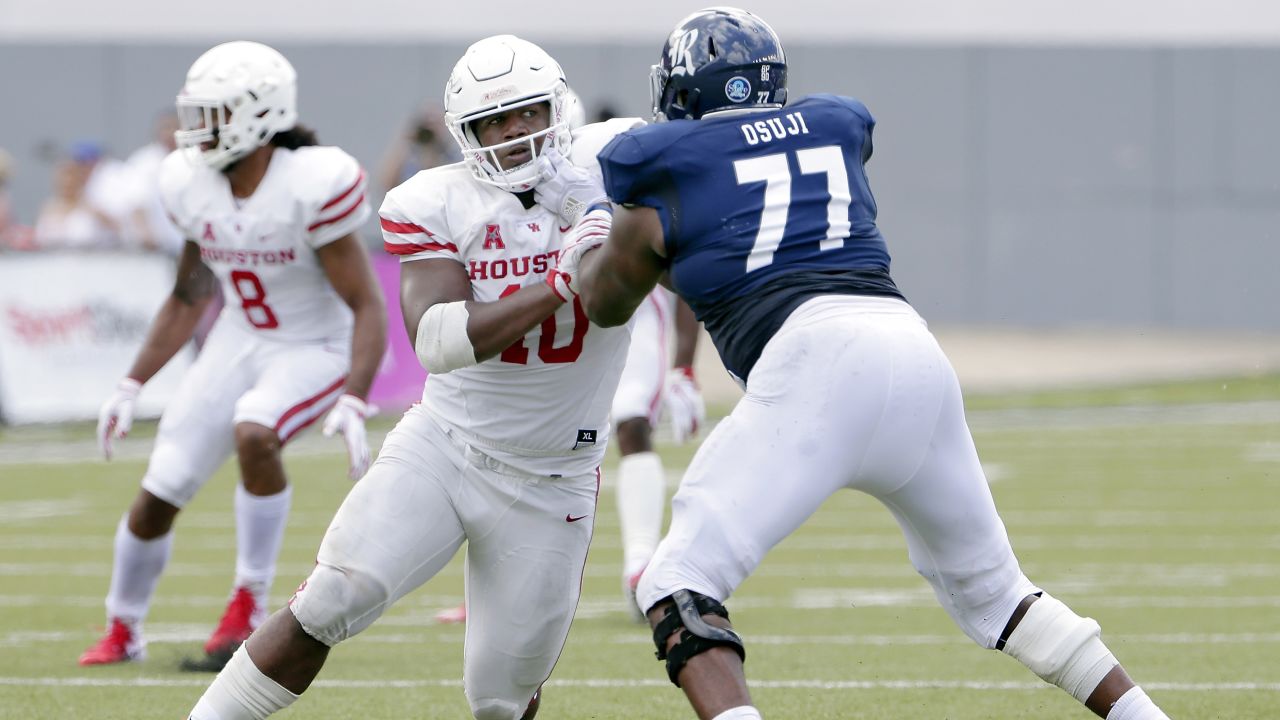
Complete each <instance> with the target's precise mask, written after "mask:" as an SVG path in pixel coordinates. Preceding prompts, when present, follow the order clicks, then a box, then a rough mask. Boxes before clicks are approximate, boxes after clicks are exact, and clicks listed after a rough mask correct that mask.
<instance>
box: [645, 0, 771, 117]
mask: <svg viewBox="0 0 1280 720" xmlns="http://www.w3.org/2000/svg"><path fill="white" fill-rule="evenodd" d="M649 80H650V92H651V93H652V97H653V119H654V120H655V121H661V120H678V119H680V118H689V119H691V120H697V119H699V118H701V117H702V116H703V115H706V114H707V113H712V112H716V111H718V110H731V109H738V108H762V107H772V108H777V107H782V106H783V105H785V104H786V102H787V58H786V56H785V55H784V54H783V52H782V41H780V40H779V39H778V34H777V33H775V32H774V31H773V28H771V27H769V24H768V23H766V22H765V21H764V20H761V19H760V18H758V17H756V16H755V15H752V14H751V13H749V12H747V11H746V10H739V9H738V8H731V7H715V8H707V9H706V10H699V11H698V12H696V13H694V14H692V15H690V16H689V17H687V18H685V19H684V20H681V21H680V24H679V25H676V29H675V30H673V31H672V32H671V36H670V37H668V38H667V42H666V44H665V45H663V46H662V60H661V62H659V63H658V64H657V65H654V66H653V69H652V70H651V71H650V74H649Z"/></svg>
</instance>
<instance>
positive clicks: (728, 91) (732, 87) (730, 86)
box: [724, 75, 751, 103]
mask: <svg viewBox="0 0 1280 720" xmlns="http://www.w3.org/2000/svg"><path fill="white" fill-rule="evenodd" d="M724 94H725V97H727V98H729V99H730V100H732V101H734V102H736V103H740V102H742V101H743V100H746V99H747V98H749V97H751V82H750V81H748V80H747V79H746V78H744V77H742V76H741V75H735V76H733V77H731V78H729V82H727V83H725V84H724Z"/></svg>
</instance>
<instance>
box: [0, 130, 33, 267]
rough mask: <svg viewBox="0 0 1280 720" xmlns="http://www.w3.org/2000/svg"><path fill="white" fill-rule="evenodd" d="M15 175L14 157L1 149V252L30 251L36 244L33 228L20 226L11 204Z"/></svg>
mask: <svg viewBox="0 0 1280 720" xmlns="http://www.w3.org/2000/svg"><path fill="white" fill-rule="evenodd" d="M13 173H14V162H13V156H12V155H10V154H9V153H7V152H5V151H4V150H3V149H0V250H30V249H32V247H33V244H34V243H33V240H32V233H31V228H29V227H26V226H24V225H19V224H18V218H17V217H15V216H14V214H13V207H12V205H10V203H9V181H10V180H11V179H12V178H13Z"/></svg>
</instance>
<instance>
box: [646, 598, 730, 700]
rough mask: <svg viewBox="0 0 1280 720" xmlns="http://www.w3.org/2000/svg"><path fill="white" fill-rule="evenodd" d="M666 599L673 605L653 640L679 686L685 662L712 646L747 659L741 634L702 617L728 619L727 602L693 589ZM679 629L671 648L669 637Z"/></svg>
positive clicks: (654, 630) (659, 657) (659, 654)
mask: <svg viewBox="0 0 1280 720" xmlns="http://www.w3.org/2000/svg"><path fill="white" fill-rule="evenodd" d="M665 599H667V600H670V601H671V602H672V605H673V607H669V608H667V614H666V615H665V616H663V618H662V619H661V620H659V621H658V624H657V625H656V626H655V627H654V628H653V643H654V644H655V645H657V646H658V652H657V653H656V654H657V656H658V659H659V660H666V661H667V677H669V678H671V682H672V683H674V684H675V686H676V687H680V681H679V680H677V679H676V678H677V677H679V675H680V670H681V669H682V668H683V667H684V666H685V663H687V662H689V659H690V658H692V657H693V656H694V655H697V654H699V653H704V652H706V651H708V650H710V649H711V648H714V647H721V646H723V647H729V648H732V649H733V651H734V652H736V653H738V657H740V658H742V660H743V661H744V662H745V661H746V659H747V650H746V648H745V647H743V645H742V638H741V637H739V636H738V634H737V633H735V632H734V631H732V630H728V629H725V628H720V627H716V626H714V625H709V624H707V622H706V621H705V620H703V619H702V616H703V615H718V616H720V617H722V618H724V619H725V620H728V619H729V611H728V610H726V609H725V608H724V606H723V605H721V604H720V603H718V602H716V601H715V600H712V599H711V598H709V597H707V596H706V595H700V594H698V593H696V592H693V591H692V590H677V591H675V592H674V593H672V594H671V596H670V597H669V598H665ZM658 602H662V601H661V600H659V601H658ZM677 630H679V631H680V637H679V638H678V639H677V640H676V644H675V645H672V646H671V650H669V651H668V650H667V639H668V638H670V637H671V635H672V634H673V633H675V632H676V631H677Z"/></svg>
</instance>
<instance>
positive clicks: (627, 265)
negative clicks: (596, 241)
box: [578, 206, 667, 327]
mask: <svg viewBox="0 0 1280 720" xmlns="http://www.w3.org/2000/svg"><path fill="white" fill-rule="evenodd" d="M659 247H662V221H661V220H660V219H659V218H658V212H657V211H656V210H654V209H653V208H646V207H625V206H614V212H613V227H612V228H610V230H609V239H608V240H607V241H605V243H604V244H603V245H602V246H600V249H599V250H592V251H591V252H588V253H587V254H586V255H585V256H584V257H583V258H582V261H581V263H580V264H579V269H578V272H579V275H580V276H581V279H580V281H579V288H580V289H579V293H580V296H581V297H582V306H583V309H585V310H586V312H587V317H588V318H590V319H591V322H593V323H595V324H597V325H600V326H601V327H613V326H615V325H623V324H625V323H626V322H627V320H629V319H631V315H632V314H633V313H634V312H635V311H636V308H637V307H639V306H640V303H641V302H643V301H644V298H645V296H646V295H648V294H649V292H650V291H652V290H653V287H654V286H655V285H657V284H658V279H659V278H660V277H661V276H662V273H663V271H664V270H666V265H667V262H666V258H664V257H662V255H659V254H658V252H657V251H656V250H655V248H659Z"/></svg>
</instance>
